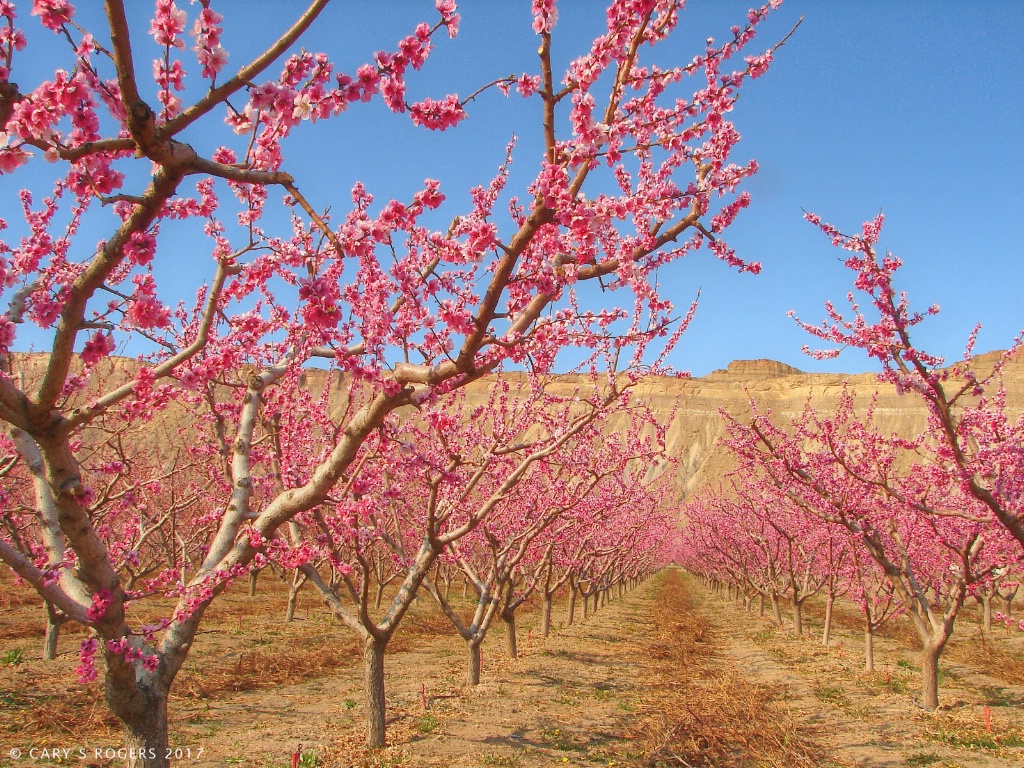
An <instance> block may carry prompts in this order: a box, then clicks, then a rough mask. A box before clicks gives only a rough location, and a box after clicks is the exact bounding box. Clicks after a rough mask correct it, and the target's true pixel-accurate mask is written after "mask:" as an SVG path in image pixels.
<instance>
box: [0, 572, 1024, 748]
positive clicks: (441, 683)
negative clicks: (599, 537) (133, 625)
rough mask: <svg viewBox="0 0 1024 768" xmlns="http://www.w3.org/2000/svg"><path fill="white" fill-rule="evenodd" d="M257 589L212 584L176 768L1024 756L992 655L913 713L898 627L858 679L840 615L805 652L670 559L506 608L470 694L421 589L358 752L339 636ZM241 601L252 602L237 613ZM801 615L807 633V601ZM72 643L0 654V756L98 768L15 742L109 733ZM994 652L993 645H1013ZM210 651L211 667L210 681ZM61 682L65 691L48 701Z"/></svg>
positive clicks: (354, 683) (348, 664)
mask: <svg viewBox="0 0 1024 768" xmlns="http://www.w3.org/2000/svg"><path fill="white" fill-rule="evenodd" d="M266 586H267V592H266V594H264V592H263V587H262V586H261V592H260V596H259V597H257V598H254V599H250V598H245V597H244V596H238V597H237V598H231V597H230V596H228V597H226V603H225V605H224V607H223V613H224V616H223V617H219V618H218V617H216V616H215V617H213V619H214V621H213V622H212V623H211V632H210V634H208V635H207V636H206V638H205V640H206V642H205V643H204V644H203V645H204V647H202V648H197V657H196V662H197V666H196V667H195V668H194V669H193V670H192V671H191V672H189V673H188V675H186V676H185V678H184V679H182V680H180V681H179V683H181V684H182V685H181V690H180V691H179V693H178V695H177V696H176V697H175V698H174V700H173V701H172V720H173V723H172V734H173V735H172V744H174V745H175V747H176V748H179V749H181V750H183V752H182V759H181V760H178V761H176V763H175V764H176V765H181V766H185V765H188V766H193V767H194V768H205V766H229V765H239V766H252V767H253V768H287V766H290V765H291V756H292V753H294V752H297V751H298V752H299V753H300V762H299V764H300V765H301V766H303V767H304V768H312V767H313V766H318V767H319V768H329V767H330V766H366V767H371V766H373V767H380V768H384V767H385V766H392V767H393V768H398V767H399V766H403V767H407V768H424V767H426V766H466V767H467V768H473V767H474V766H521V767H522V768H529V767H531V766H551V765H574V766H597V765H601V766H648V767H650V768H654V767H656V766H687V765H689V766H742V767H744V768H746V767H747V766H750V767H751V768H752V767H753V766H774V767H775V768H799V767H800V766H875V767H877V768H881V767H883V766H892V767H893V768H895V767H896V766H908V765H909V766H914V765H921V766H928V765H932V766H937V767H939V768H943V767H949V766H962V767H963V768H969V767H973V766H979V767H981V766H1017V767H1019V766H1024V753H1022V751H1021V750H1020V748H1019V747H1016V746H1014V745H1015V744H1019V743H1021V739H1024V734H1022V733H1021V726H1022V724H1024V716H1022V706H1024V705H1022V704H1021V700H1022V699H1024V689H1022V688H1021V687H1020V686H1019V685H1016V684H1014V683H1013V682H1012V681H1009V680H1006V679H1003V678H1001V677H1000V674H1004V676H1006V677H1012V675H1009V674H1006V673H1005V672H1000V669H999V668H998V665H996V666H995V667H993V666H985V667H984V668H981V667H978V666H972V665H971V664H969V663H967V661H965V660H964V659H965V658H967V657H966V656H965V655H964V654H963V653H961V654H959V655H958V654H957V653H955V652H954V653H953V654H952V658H951V660H950V662H947V663H946V664H945V665H944V667H945V669H946V672H945V674H944V678H943V680H942V683H941V686H942V687H941V695H942V699H943V702H944V704H943V707H942V708H941V709H940V711H939V712H937V713H926V712H923V711H922V710H920V709H919V708H918V707H917V706H915V704H914V701H913V697H914V693H915V690H916V686H917V681H916V677H915V671H914V670H913V669H912V668H910V667H911V666H912V665H913V651H912V649H910V648H909V647H907V645H906V643H905V641H904V639H903V638H902V637H901V636H900V635H899V633H894V634H893V635H892V636H889V637H882V638H879V640H878V641H876V654H877V664H878V670H879V671H877V672H874V673H864V672H862V671H860V665H861V661H860V658H859V656H858V650H859V647H858V642H859V637H858V635H857V634H856V629H855V626H854V625H853V624H852V623H850V624H849V626H846V625H840V626H837V627H836V628H835V630H834V633H833V641H832V644H831V645H830V647H828V648H824V647H822V646H821V644H820V638H819V637H817V636H815V637H814V638H807V637H803V638H793V637H791V636H790V635H789V633H788V631H787V630H780V629H777V628H774V627H772V626H771V624H770V623H769V622H768V621H767V619H765V618H762V617H759V616H758V615H757V613H756V612H753V613H747V612H744V611H743V610H742V609H741V608H739V607H738V606H737V605H736V604H734V603H727V602H724V601H723V600H722V599H721V597H720V596H718V595H714V594H712V593H710V592H708V591H706V590H705V589H704V588H703V587H701V586H700V585H699V584H698V583H697V582H696V581H693V580H691V579H689V578H688V577H686V576H685V575H682V574H681V573H679V572H675V571H666V572H663V573H662V574H659V575H658V576H657V577H655V578H653V579H651V580H649V581H647V582H646V583H644V584H642V585H641V586H640V587H639V588H638V589H636V590H634V591H633V592H631V593H628V594H626V595H625V596H624V597H622V598H616V599H614V600H612V601H611V602H610V603H609V604H608V605H606V606H604V607H602V608H601V610H599V611H598V612H597V613H592V614H591V615H590V616H589V617H588V618H587V619H586V620H582V617H581V616H580V615H579V614H578V615H577V622H576V624H575V625H574V626H571V627H560V628H558V630H557V631H556V632H554V633H553V634H552V636H551V637H549V638H540V637H538V636H537V629H536V627H537V626H538V625H539V617H538V616H537V615H535V614H532V613H527V614H525V615H524V616H521V617H520V618H519V626H520V636H519V646H520V658H518V659H515V660H510V659H507V658H506V657H505V653H504V639H503V637H502V636H501V630H502V627H501V626H496V627H495V628H494V630H493V631H492V637H491V638H489V639H488V641H487V642H486V643H485V646H484V667H483V676H482V684H481V685H480V686H477V687H470V686H466V685H463V682H462V681H463V679H464V676H465V662H466V652H465V646H464V644H463V643H462V641H461V640H459V639H458V638H457V637H456V636H454V635H453V634H452V633H450V632H449V631H448V630H447V628H446V627H445V626H444V623H443V619H440V617H438V616H436V610H435V609H434V607H433V606H432V605H431V604H430V603H428V602H426V601H425V600H421V601H420V605H418V606H417V607H416V609H415V611H414V614H413V615H412V616H411V617H410V622H411V623H410V625H409V627H408V632H406V634H405V635H404V636H402V635H400V636H399V637H398V638H396V640H395V641H394V643H393V649H392V652H389V654H388V656H387V661H386V674H387V694H388V717H389V722H388V738H389V744H390V745H391V746H389V747H387V748H385V749H383V750H378V751H373V752H368V751H366V750H364V749H362V748H361V747H360V746H359V744H360V742H361V739H362V728H363V724H362V723H363V704H362V693H361V669H360V666H359V660H358V654H357V653H356V649H355V647H354V644H353V643H352V641H351V639H350V635H349V634H348V633H347V632H346V631H345V630H343V629H342V628H340V627H336V626H331V625H330V624H329V623H328V622H327V621H326V620H325V619H326V617H321V616H320V614H319V612H318V610H317V607H316V604H315V602H314V601H313V599H312V596H307V597H306V598H305V599H306V601H307V606H306V608H303V609H300V612H299V617H300V620H299V621H296V622H293V623H291V624H289V625H284V624H283V623H282V622H281V620H280V615H281V614H280V613H279V612H278V608H279V607H280V606H278V605H277V603H278V602H280V597H281V596H280V595H277V594H276V592H275V590H276V586H275V584H274V582H273V581H269V582H268V583H267V585H266ZM236 602H237V605H236V604H235V603H236ZM243 606H248V607H249V610H250V611H251V612H252V613H253V614H254V615H253V616H252V617H251V618H250V620H248V621H243V618H240V613H239V611H240V610H241V608H242V607H243ZM17 609H18V606H11V610H14V611H16V610H17ZM264 613H266V614H267V615H265V616H264V615H263V614H264ZM30 615H31V616H37V615H38V611H37V610H36V608H35V606H31V614H30ZM8 616H10V614H8ZM811 622H812V625H813V626H814V627H815V630H818V629H820V626H819V625H818V624H815V620H814V613H813V611H812V612H811ZM3 629H4V627H2V626H0V652H6V651H8V650H10V649H11V648H14V647H27V646H26V645H25V642H26V637H27V636H26V634H25V633H24V632H22V633H21V634H18V633H16V632H10V633H2V630H3ZM8 629H10V627H8ZM403 629H405V628H403ZM249 634H252V636H251V637H250V636H249ZM14 635H16V636H14ZM961 635H965V633H963V632H962V633H961ZM80 637H81V635H77V636H75V635H70V636H68V637H67V639H66V641H65V642H64V643H63V644H62V649H61V650H62V655H61V657H60V658H59V659H58V660H57V661H56V662H41V661H36V660H34V658H29V656H30V655H32V656H34V655H35V649H34V648H32V651H31V654H30V653H26V654H25V658H24V660H23V661H20V662H19V663H17V664H7V665H4V666H0V688H2V690H0V697H2V698H3V702H4V708H3V711H2V714H0V719H2V720H4V721H6V722H5V723H2V725H3V726H4V728H3V729H2V730H0V737H2V739H3V744H0V766H4V768H6V767H7V766H12V767H13V766H17V767H18V768H26V767H27V766H33V768H34V766H39V765H56V764H61V765H68V764H78V765H104V766H105V765H117V764H118V761H117V760H116V759H105V758H103V757H102V756H101V757H100V758H95V757H94V756H92V755H90V759H88V760H85V761H83V760H81V759H78V758H77V757H76V756H73V757H74V759H72V760H70V761H67V760H63V761H60V762H59V763H58V761H56V760H50V759H43V758H31V757H30V756H29V755H28V753H27V748H29V747H30V746H32V745H33V744H35V745H37V746H38V745H50V746H67V747H84V748H89V749H90V750H91V748H92V747H93V746H97V745H98V746H101V747H116V746H117V743H118V739H117V735H116V728H113V727H112V724H111V723H110V722H109V720H107V719H104V718H101V717H99V716H98V714H97V712H98V713H102V703H98V704H97V703H96V702H95V701H94V700H93V701H92V702H90V701H89V697H90V696H92V697H93V699H95V698H96V697H97V696H98V690H97V689H96V687H95V686H91V687H82V686H77V685H75V684H73V682H72V683H71V684H70V686H69V684H68V683H69V680H68V678H67V674H68V673H69V672H70V667H71V666H73V664H74V662H75V658H74V656H75V653H74V650H73V648H72V646H74V644H75V643H76V642H77V640H78V639H79V638H80ZM962 639H963V640H967V639H968V638H967V637H966V636H964V637H963V638H962ZM988 642H989V643H995V644H1000V643H1001V644H1002V645H1007V646H1012V644H1013V643H1015V642H1016V640H1015V639H1014V638H1002V637H1000V638H989V640H988ZM840 643H841V645H840ZM29 647H30V646H29ZM325 647H326V650H324V649H325ZM240 649H244V650H240ZM1014 649H1015V646H1012V647H1011V653H1009V655H1007V654H1005V653H1004V655H1003V656H1000V657H998V658H1002V659H1004V660H1005V659H1008V658H1015V656H1014V654H1016V655H1020V654H1019V653H1018V651H1017V650H1014ZM954 650H955V649H954ZM328 651H329V652H328ZM218 660H219V662H220V667H224V668H223V669H220V670H219V671H218V672H217V673H216V674H215V673H214V670H218V669H219V667H218V665H217V662H218ZM225 665H226V666H225ZM886 665H888V670H886ZM887 673H888V678H887V677H886V674H887ZM61 675H64V677H63V678H62V677H61ZM47 676H50V677H52V678H53V679H52V680H50V681H49V682H47V679H48V678H47ZM250 678H251V679H250ZM232 680H234V682H232ZM246 680H249V682H248V683H246V682H245V681H246ZM239 681H240V682H239ZM237 688H244V690H237ZM72 689H73V690H74V691H75V692H77V693H76V695H77V697H78V698H72V699H65V698H64V697H63V696H62V695H59V694H60V692H61V691H62V690H67V691H68V692H70V691H71V690H72ZM62 701H63V702H67V703H65V704H62V705H61V706H64V707H65V709H66V710H67V712H64V711H63V710H62V714H61V718H62V719H63V723H61V722H52V723H51V722H50V720H53V719H54V718H50V720H48V719H47V718H46V717H44V716H43V713H44V711H45V712H55V711H56V709H55V708H56V707H57V704H58V702H62ZM34 702H35V703H38V705H39V706H36V707H35V709H33V706H34ZM986 707H987V708H988V715H989V726H990V728H991V730H989V729H987V728H986V726H985V714H984V713H985V708H986ZM37 709H38V710H39V711H38V712H37V711H36V710H37ZM76 713H77V714H76ZM65 715H67V716H65ZM87 715H89V717H91V718H92V719H91V720H90V719H89V718H88V717H86V716H87ZM69 717H71V718H72V719H71V720H70V721H69V720H68V718H69ZM74 717H77V718H78V720H77V722H78V723H79V726H78V730H77V731H76V729H75V726H74V725H72V724H71V723H74V722H75V720H74V719H73V718H74ZM19 729H20V733H21V735H18V734H19ZM48 729H49V730H48ZM83 729H86V730H83ZM29 734H30V735H29ZM18 739H20V741H17V740H18ZM26 739H28V741H26ZM12 740H13V741H12ZM8 742H11V743H8ZM15 742H16V743H15ZM22 742H24V743H22ZM29 742H31V744H30V743H29ZM300 745H301V747H300ZM15 747H18V748H21V749H23V754H22V756H21V757H20V758H19V759H18V760H12V759H11V758H10V757H9V754H10V750H11V749H12V748H15ZM189 749H191V750H192V752H191V754H190V753H189V752H188V751H187V750H189ZM199 750H202V754H201V755H198V756H197V753H198V751H199Z"/></svg>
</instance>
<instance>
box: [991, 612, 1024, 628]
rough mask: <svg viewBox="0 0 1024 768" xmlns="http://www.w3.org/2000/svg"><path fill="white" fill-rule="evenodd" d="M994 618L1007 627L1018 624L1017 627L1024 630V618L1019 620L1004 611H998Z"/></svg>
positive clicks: (993, 615)
mask: <svg viewBox="0 0 1024 768" xmlns="http://www.w3.org/2000/svg"><path fill="white" fill-rule="evenodd" d="M992 620H993V621H996V622H998V623H1000V624H1002V625H1003V626H1005V627H1006V628H1007V629H1010V628H1011V627H1013V626H1014V625H1016V626H1017V629H1019V630H1020V631H1021V632H1024V619H1020V620H1019V621H1018V620H1017V619H1015V618H1013V616H1010V615H1009V614H1006V613H1003V612H1002V611H996V612H995V613H994V614H992Z"/></svg>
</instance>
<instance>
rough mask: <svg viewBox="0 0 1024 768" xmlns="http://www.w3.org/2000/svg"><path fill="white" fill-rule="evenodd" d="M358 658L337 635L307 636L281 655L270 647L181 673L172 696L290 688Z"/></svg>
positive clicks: (205, 696) (349, 643) (203, 696)
mask: <svg viewBox="0 0 1024 768" xmlns="http://www.w3.org/2000/svg"><path fill="white" fill-rule="evenodd" d="M339 634H340V633H339ZM345 639H346V640H347V639H348V638H345ZM359 658H360V655H359V650H358V648H357V647H356V646H355V644H354V643H352V642H344V641H342V642H339V637H337V636H332V637H324V636H320V637H309V638H305V639H304V640H302V641H300V642H299V643H297V644H291V645H290V646H289V647H288V650H287V652H285V653H282V652H281V650H280V649H279V648H274V647H269V648H265V649H264V648H256V649H253V650H250V651H246V652H244V653H242V654H240V655H239V657H238V659H237V660H236V661H235V662H233V663H224V664H220V665H214V664H207V665H204V667H203V669H202V672H201V673H199V672H195V671H183V672H182V673H181V675H180V676H179V677H178V680H177V682H176V683H175V686H174V694H175V695H177V696H181V697H188V698H204V699H205V698H210V697H213V696H216V695H218V694H223V693H233V692H237V691H251V690H255V689H258V688H276V687H277V686H281V685H294V684H296V683H301V682H304V681H306V680H310V679H314V678H318V677H326V676H327V675H330V674H332V673H334V672H336V671H337V670H338V668H339V667H341V666H343V665H351V664H354V663H355V662H356V661H358V660H359Z"/></svg>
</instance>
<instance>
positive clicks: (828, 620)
mask: <svg viewBox="0 0 1024 768" xmlns="http://www.w3.org/2000/svg"><path fill="white" fill-rule="evenodd" d="M835 604H836V596H835V595H829V596H828V600H827V601H826V603H825V628H824V629H823V630H822V631H821V644H822V645H828V641H829V637H830V636H831V635H832V610H833V608H834V607H835Z"/></svg>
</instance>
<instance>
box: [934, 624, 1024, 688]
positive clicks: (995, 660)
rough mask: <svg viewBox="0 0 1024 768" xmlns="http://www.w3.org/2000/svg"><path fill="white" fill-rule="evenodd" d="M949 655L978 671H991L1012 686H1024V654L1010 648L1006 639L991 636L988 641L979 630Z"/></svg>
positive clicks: (954, 647)
mask: <svg viewBox="0 0 1024 768" xmlns="http://www.w3.org/2000/svg"><path fill="white" fill-rule="evenodd" d="M997 632H998V630H997ZM993 634H994V633H993ZM975 638H977V639H975ZM948 655H949V657H950V658H953V659H956V660H957V661H962V662H964V663H966V664H969V665H970V666H972V667H976V668H977V669H983V670H989V671H991V673H992V674H994V675H995V676H996V677H998V678H999V679H1000V680H1004V681H1006V682H1007V683H1010V684H1012V685H1024V653H1021V651H1020V650H1014V649H1013V648H1012V647H1010V646H1008V645H1007V644H1006V642H1005V638H999V637H992V636H991V635H989V637H988V638H987V639H986V637H985V635H984V633H983V632H981V630H977V631H976V632H975V633H974V636H973V637H971V638H970V641H969V642H963V643H959V644H956V645H954V646H953V648H951V649H950V652H949V654H948Z"/></svg>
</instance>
